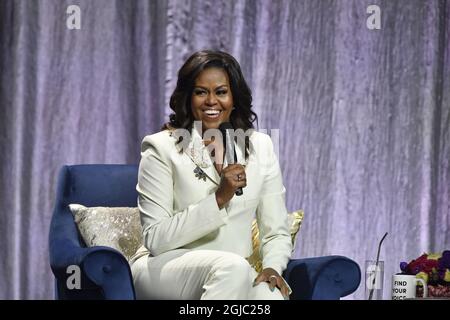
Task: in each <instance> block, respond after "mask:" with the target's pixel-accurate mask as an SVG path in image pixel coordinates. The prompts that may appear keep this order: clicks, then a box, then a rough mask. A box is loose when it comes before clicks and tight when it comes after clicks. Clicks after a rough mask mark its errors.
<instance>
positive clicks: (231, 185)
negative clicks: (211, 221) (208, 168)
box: [216, 164, 247, 209]
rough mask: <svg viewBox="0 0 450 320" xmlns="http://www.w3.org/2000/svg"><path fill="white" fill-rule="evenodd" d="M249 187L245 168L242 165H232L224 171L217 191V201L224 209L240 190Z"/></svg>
mask: <svg viewBox="0 0 450 320" xmlns="http://www.w3.org/2000/svg"><path fill="white" fill-rule="evenodd" d="M246 186H247V177H246V176H245V168H244V166H243V165H241V164H230V165H228V166H227V167H226V168H224V169H222V173H221V177H220V184H219V188H218V189H217V191H216V201H217V205H218V206H219V208H220V209H222V208H223V207H224V206H225V205H226V204H227V203H228V201H230V200H231V198H233V196H234V194H235V192H236V190H237V189H238V188H244V187H246Z"/></svg>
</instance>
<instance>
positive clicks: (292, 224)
mask: <svg viewBox="0 0 450 320" xmlns="http://www.w3.org/2000/svg"><path fill="white" fill-rule="evenodd" d="M303 215H304V212H303V210H297V211H294V212H291V213H288V223H289V228H290V232H291V240H292V248H294V245H295V240H296V239H297V235H298V231H299V230H300V226H301V224H302V221H303ZM259 241H260V240H259V229H258V224H257V222H256V219H254V220H253V223H252V245H253V253H252V255H251V256H250V257H249V258H248V262H249V263H250V265H251V266H252V267H253V268H254V269H255V270H256V272H258V273H260V272H261V271H262V260H261V255H260V242H259Z"/></svg>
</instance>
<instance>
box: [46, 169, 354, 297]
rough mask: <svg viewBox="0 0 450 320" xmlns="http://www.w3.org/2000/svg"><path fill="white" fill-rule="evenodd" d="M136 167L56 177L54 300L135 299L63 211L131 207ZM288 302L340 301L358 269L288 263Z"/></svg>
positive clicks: (116, 269) (108, 259) (107, 253)
mask: <svg viewBox="0 0 450 320" xmlns="http://www.w3.org/2000/svg"><path fill="white" fill-rule="evenodd" d="M137 169H138V168H137V166H134V165H102V164H98V165H75V166H64V167H63V168H62V169H61V171H60V174H59V180H58V187H57V194H56V203H55V208H54V212H53V217H52V222H51V226H50V234H49V252H50V267H51V269H52V271H53V274H54V276H55V279H56V298H58V299H135V292H134V286H133V281H132V276H131V271H130V267H129V265H128V262H127V260H126V259H125V258H124V257H123V256H122V254H121V253H119V252H118V251H117V250H115V249H112V248H108V247H90V248H87V247H86V246H85V244H84V243H83V241H82V239H81V238H80V237H79V234H78V231H77V227H76V225H75V222H74V220H73V216H72V214H71V212H70V209H69V207H68V205H69V204H70V203H79V204H82V205H85V206H88V207H93V206H108V207H119V206H120V207H135V206H136V205H137V193H136V183H137ZM70 265H77V266H79V267H80V269H81V289H71V290H70V289H68V288H67V286H66V281H67V278H68V276H70V274H67V273H66V271H67V268H68V266H70ZM283 275H284V277H285V278H286V280H287V281H288V283H289V285H290V286H291V288H292V290H293V292H292V295H291V299H339V298H341V297H343V296H346V295H348V294H350V293H352V292H354V291H355V290H356V289H357V288H358V286H359V283H360V281H361V272H360V269H359V266H358V265H357V264H356V263H355V262H354V261H352V260H350V259H348V258H346V257H342V256H326V257H316V258H306V259H293V260H291V261H290V262H289V264H288V267H287V269H286V270H285V272H284V274H283Z"/></svg>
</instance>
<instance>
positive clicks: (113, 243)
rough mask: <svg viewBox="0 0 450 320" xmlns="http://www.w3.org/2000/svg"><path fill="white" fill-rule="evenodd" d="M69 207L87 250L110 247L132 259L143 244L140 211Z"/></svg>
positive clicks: (76, 205)
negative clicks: (89, 248)
mask: <svg viewBox="0 0 450 320" xmlns="http://www.w3.org/2000/svg"><path fill="white" fill-rule="evenodd" d="M69 207H70V210H71V211H72V214H73V216H74V220H75V223H76V224H77V227H78V231H79V232H80V235H81V237H82V238H83V240H84V243H85V244H86V245H87V246H88V247H92V246H107V247H111V248H114V249H116V250H118V251H120V252H121V253H122V254H123V255H124V256H125V258H126V259H127V260H129V259H130V258H131V256H132V255H134V253H135V252H136V251H137V249H138V248H139V247H140V246H141V245H142V227H141V222H140V216H139V209H138V208H126V207H85V206H82V205H80V204H71V205H69Z"/></svg>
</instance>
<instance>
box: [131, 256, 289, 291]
mask: <svg viewBox="0 0 450 320" xmlns="http://www.w3.org/2000/svg"><path fill="white" fill-rule="evenodd" d="M131 272H132V274H133V281H134V287H135V291H136V298H137V299H164V300H198V299H204V300H208V299H210V300H211V299H214V300H283V296H282V294H281V292H280V290H279V289H278V288H275V290H274V291H273V292H272V291H271V290H270V289H269V284H268V283H267V282H261V283H259V284H258V285H257V286H255V287H253V281H254V280H255V278H256V277H257V275H258V274H257V272H256V271H255V270H254V269H253V268H252V267H251V266H250V264H249V263H248V262H247V260H246V259H245V258H243V257H241V256H239V255H237V254H235V253H231V252H226V251H218V250H189V249H177V250H172V251H168V252H165V253H163V254H160V255H158V256H156V257H148V256H144V257H141V258H139V259H138V260H137V261H135V262H134V263H133V264H132V266H131Z"/></svg>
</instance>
